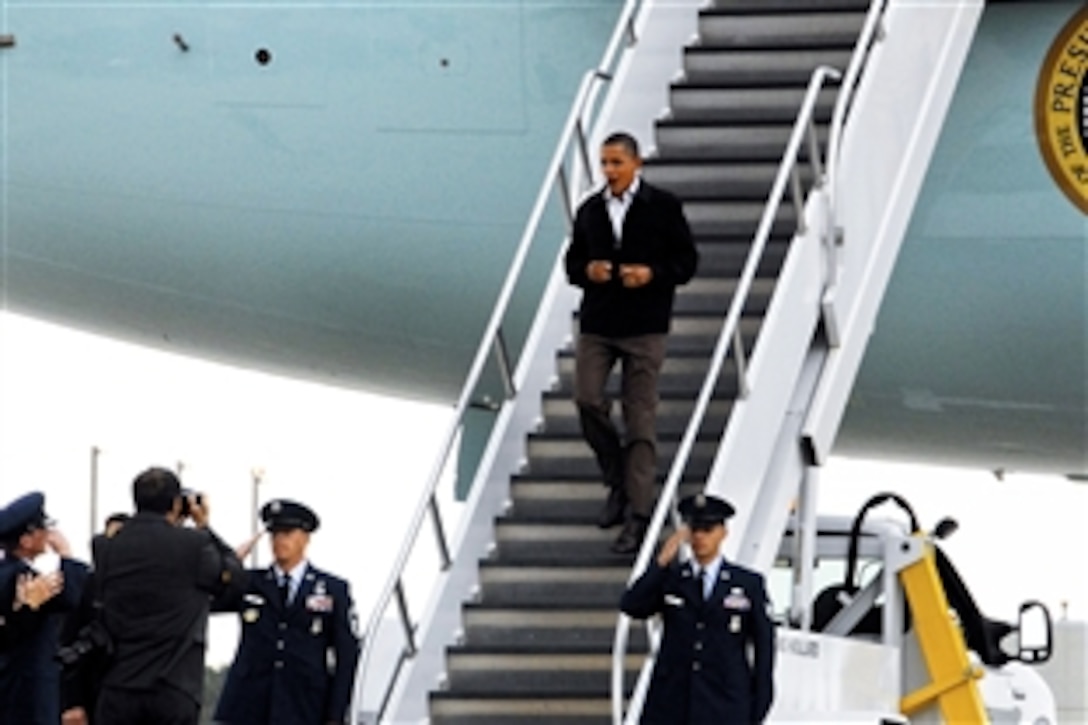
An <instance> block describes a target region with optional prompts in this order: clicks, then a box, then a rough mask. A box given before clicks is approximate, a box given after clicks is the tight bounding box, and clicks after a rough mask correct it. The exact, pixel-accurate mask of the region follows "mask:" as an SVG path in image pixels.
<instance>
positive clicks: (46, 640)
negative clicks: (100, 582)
mask: <svg viewBox="0 0 1088 725" xmlns="http://www.w3.org/2000/svg"><path fill="white" fill-rule="evenodd" d="M60 570H61V572H62V573H63V574H64V589H63V590H61V592H60V594H58V595H57V596H56V597H54V598H53V599H51V600H49V601H48V602H46V603H45V604H44V605H42V607H41V608H39V609H38V610H37V611H34V610H31V609H29V608H28V607H22V608H20V609H19V610H18V611H15V609H14V607H13V604H14V601H15V585H16V581H17V579H18V578H19V577H20V576H21V575H23V574H26V573H30V572H31V571H32V570H31V568H30V566H29V565H28V564H27V563H26V562H24V561H22V560H20V559H0V725H57V723H59V722H60V674H61V673H60V665H59V664H58V663H57V662H56V660H54V659H53V655H55V654H56V652H57V637H58V634H59V632H60V626H61V622H62V620H63V612H67V611H70V610H73V609H75V608H76V606H77V605H78V603H79V598H80V595H81V593H82V589H83V582H84V580H85V579H86V577H87V571H88V568H87V565H86V564H83V563H81V562H78V561H73V560H71V559H62V560H61V564H60Z"/></svg>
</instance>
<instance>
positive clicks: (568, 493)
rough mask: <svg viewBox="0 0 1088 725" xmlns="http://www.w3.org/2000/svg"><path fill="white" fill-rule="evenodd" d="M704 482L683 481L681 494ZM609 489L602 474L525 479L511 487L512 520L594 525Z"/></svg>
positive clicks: (696, 490)
mask: <svg viewBox="0 0 1088 725" xmlns="http://www.w3.org/2000/svg"><path fill="white" fill-rule="evenodd" d="M704 483H705V482H704V481H702V480H692V479H689V480H687V481H685V482H682V483H681V484H680V495H681V496H688V495H691V494H695V493H698V492H699V491H701V490H702V488H703V485H704ZM606 491H607V489H605V487H604V486H603V485H602V484H601V482H600V480H599V477H598V478H597V479H594V480H589V479H582V480H580V481H567V482H558V481H544V480H543V479H522V480H519V481H518V482H516V483H514V484H513V485H512V486H511V489H510V499H511V508H510V511H509V518H510V520H511V521H514V520H517V519H519V518H521V517H525V518H532V519H536V520H538V521H542V520H548V521H555V522H562V521H567V522H572V521H573V522H578V523H581V524H584V525H592V524H595V523H596V521H597V512H598V511H599V510H600V508H601V505H602V504H603V503H604V499H605V494H606Z"/></svg>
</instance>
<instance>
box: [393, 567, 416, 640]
mask: <svg viewBox="0 0 1088 725" xmlns="http://www.w3.org/2000/svg"><path fill="white" fill-rule="evenodd" d="M397 611H398V612H399V613H400V623H401V626H402V627H403V628H404V639H405V643H404V651H405V653H406V654H407V655H408V656H409V657H415V655H416V652H418V651H419V649H418V648H417V647H416V628H415V626H413V625H412V615H411V614H409V613H408V598H407V597H406V596H405V594H404V579H398V580H397Z"/></svg>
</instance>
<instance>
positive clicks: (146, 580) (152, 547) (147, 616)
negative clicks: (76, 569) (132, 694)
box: [95, 513, 246, 703]
mask: <svg viewBox="0 0 1088 725" xmlns="http://www.w3.org/2000/svg"><path fill="white" fill-rule="evenodd" d="M99 559H101V561H100V560H99ZM95 568H96V570H97V571H98V572H99V575H100V576H101V587H102V590H101V591H102V604H103V618H104V621H105V625H106V629H107V630H108V631H109V633H110V636H111V637H112V639H113V646H114V655H113V659H112V664H111V665H110V667H109V668H108V669H107V671H106V673H105V676H104V678H103V686H104V687H106V688H111V689H114V688H116V689H121V690H143V691H148V690H153V689H156V688H159V687H162V686H167V687H173V688H175V689H177V690H180V691H181V692H183V693H185V694H186V695H188V696H190V697H191V698H192V699H193V700H194V701H196V702H197V703H199V702H200V701H201V696H202V692H203V682H204V646H205V634H206V630H207V621H208V611H209V606H210V601H211V598H212V597H213V596H217V597H230V596H241V592H242V591H244V588H245V584H246V577H245V571H244V570H243V568H242V564H241V562H240V561H239V560H238V557H237V556H236V555H235V554H234V551H233V550H232V549H231V548H230V547H229V546H227V545H226V544H225V543H223V542H222V541H221V540H220V539H219V537H217V536H216V535H215V534H214V533H213V532H212V531H211V530H210V529H194V528H186V527H179V526H173V525H172V524H170V522H169V521H167V520H166V518H165V517H163V516H162V515H161V514H151V513H137V514H136V515H135V516H133V517H132V518H131V519H130V520H129V521H128V522H127V523H126V524H125V526H124V528H122V529H121V530H120V531H119V532H117V534H116V535H115V536H114V537H113V538H112V539H110V540H109V541H108V542H106V544H105V545H104V546H102V547H101V548H100V551H99V554H98V556H96V560H95Z"/></svg>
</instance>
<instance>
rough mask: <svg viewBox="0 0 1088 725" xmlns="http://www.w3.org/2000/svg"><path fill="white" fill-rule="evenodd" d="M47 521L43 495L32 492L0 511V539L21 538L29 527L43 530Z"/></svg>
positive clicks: (38, 492)
mask: <svg viewBox="0 0 1088 725" xmlns="http://www.w3.org/2000/svg"><path fill="white" fill-rule="evenodd" d="M48 521H49V517H48V516H46V515H45V494H43V493H41V492H40V491H33V492H32V493H28V494H26V495H25V496H20V497H19V498H17V499H15V500H14V501H12V502H11V503H9V504H8V505H7V506H5V507H4V508H2V509H0V539H8V538H15V537H18V536H21V535H22V534H24V533H26V531H27V529H29V528H30V527H31V526H34V527H37V528H45V526H46V525H47V524H48Z"/></svg>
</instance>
